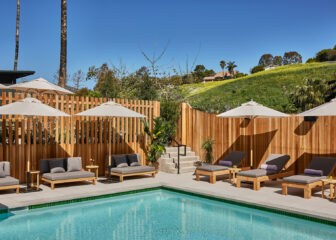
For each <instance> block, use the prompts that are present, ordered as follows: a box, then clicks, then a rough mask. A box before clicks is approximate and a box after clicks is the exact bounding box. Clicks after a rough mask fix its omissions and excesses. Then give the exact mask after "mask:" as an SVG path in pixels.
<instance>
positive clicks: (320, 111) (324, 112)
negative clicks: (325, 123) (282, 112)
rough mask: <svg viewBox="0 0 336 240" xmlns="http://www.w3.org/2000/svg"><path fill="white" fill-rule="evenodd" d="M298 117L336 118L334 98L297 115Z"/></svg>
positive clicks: (335, 100)
mask: <svg viewBox="0 0 336 240" xmlns="http://www.w3.org/2000/svg"><path fill="white" fill-rule="evenodd" d="M297 116H300V117H315V116H336V98H334V99H332V100H331V101H330V102H328V103H325V104H322V105H320V106H317V107H315V108H312V109H310V110H308V111H305V112H303V113H300V114H298V115H297Z"/></svg>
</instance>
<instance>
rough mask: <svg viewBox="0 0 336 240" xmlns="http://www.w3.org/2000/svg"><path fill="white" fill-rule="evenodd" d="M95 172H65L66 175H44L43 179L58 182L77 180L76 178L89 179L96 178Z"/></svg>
mask: <svg viewBox="0 0 336 240" xmlns="http://www.w3.org/2000/svg"><path fill="white" fill-rule="evenodd" d="M94 176H95V174H94V173H93V172H88V171H77V172H64V173H44V174H43V175H42V177H43V178H46V179H49V180H52V181H57V180H67V179H76V178H89V177H94Z"/></svg>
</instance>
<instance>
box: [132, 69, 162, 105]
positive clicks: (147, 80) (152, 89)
mask: <svg viewBox="0 0 336 240" xmlns="http://www.w3.org/2000/svg"><path fill="white" fill-rule="evenodd" d="M135 76H136V79H137V81H138V84H137V85H136V90H137V92H136V97H137V98H138V99H142V100H154V99H156V98H157V95H158V93H157V87H156V85H155V82H154V81H153V79H152V78H151V77H150V76H149V70H148V69H147V68H146V67H141V68H140V69H139V70H138V71H137V72H136V74H135Z"/></svg>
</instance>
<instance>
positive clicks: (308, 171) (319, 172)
mask: <svg viewBox="0 0 336 240" xmlns="http://www.w3.org/2000/svg"><path fill="white" fill-rule="evenodd" d="M304 174H307V175H316V176H323V171H322V170H316V169H309V168H306V169H305V170H304Z"/></svg>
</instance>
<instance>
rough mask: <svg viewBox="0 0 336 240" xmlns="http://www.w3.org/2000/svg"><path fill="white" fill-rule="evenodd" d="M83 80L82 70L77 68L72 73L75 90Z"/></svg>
mask: <svg viewBox="0 0 336 240" xmlns="http://www.w3.org/2000/svg"><path fill="white" fill-rule="evenodd" d="M84 80H85V79H84V73H83V72H82V70H78V71H77V72H75V73H74V74H73V75H72V82H73V84H74V87H75V88H76V90H77V91H78V90H79V89H80V87H81V84H82V82H83V81H84Z"/></svg>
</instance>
